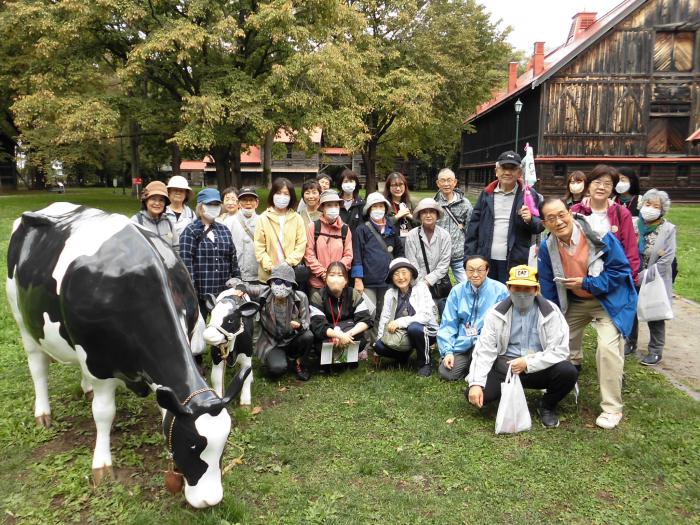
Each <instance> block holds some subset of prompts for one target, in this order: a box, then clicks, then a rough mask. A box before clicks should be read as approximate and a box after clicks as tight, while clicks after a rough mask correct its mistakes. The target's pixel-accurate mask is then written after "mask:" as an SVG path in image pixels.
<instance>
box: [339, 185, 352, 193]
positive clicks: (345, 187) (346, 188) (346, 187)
mask: <svg viewBox="0 0 700 525" xmlns="http://www.w3.org/2000/svg"><path fill="white" fill-rule="evenodd" d="M340 187H341V188H343V191H344V192H345V193H352V192H353V191H355V183H354V182H343V183H342V184H341V185H340Z"/></svg>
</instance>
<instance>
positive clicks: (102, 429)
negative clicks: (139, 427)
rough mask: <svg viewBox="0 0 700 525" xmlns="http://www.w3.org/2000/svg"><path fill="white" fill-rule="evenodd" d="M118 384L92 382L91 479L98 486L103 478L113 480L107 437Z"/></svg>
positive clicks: (107, 381) (98, 380)
mask: <svg viewBox="0 0 700 525" xmlns="http://www.w3.org/2000/svg"><path fill="white" fill-rule="evenodd" d="M119 384H120V381H119V380H118V379H96V380H93V381H92V385H93V392H94V394H93V395H94V397H93V398H92V417H93V419H94V420H95V427H96V429H97V436H96V438H95V452H94V453H93V455H92V477H93V480H94V481H95V484H96V485H97V484H99V483H100V482H101V481H102V480H103V479H104V478H105V477H107V478H113V477H114V476H113V473H112V452H111V450H110V446H109V436H110V432H111V430H112V421H114V415H115V414H116V411H117V407H116V403H115V401H114V392H115V390H116V389H117V386H118V385H119Z"/></svg>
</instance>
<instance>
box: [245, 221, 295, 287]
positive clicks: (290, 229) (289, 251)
mask: <svg viewBox="0 0 700 525" xmlns="http://www.w3.org/2000/svg"><path fill="white" fill-rule="evenodd" d="M280 242H281V244H282V251H283V252H284V261H280V260H278V256H277V253H278V247H279V243H280ZM305 250H306V230H305V229H304V221H303V219H302V218H301V215H299V214H298V213H297V212H295V211H294V210H292V209H288V210H287V213H286V214H285V216H284V240H282V236H280V220H279V215H278V214H277V212H276V211H274V210H273V209H272V208H268V209H267V210H265V211H264V212H263V213H262V214H261V215H260V219H258V225H257V227H256V228H255V258H256V259H257V260H258V263H259V264H260V268H259V269H258V279H260V280H261V281H263V282H267V279H268V278H269V277H270V272H271V271H272V268H273V267H275V266H277V265H278V264H281V263H283V262H286V263H287V264H288V265H289V266H291V267H295V266H297V265H298V264H299V263H300V262H301V260H302V259H303V257H304V251H305Z"/></svg>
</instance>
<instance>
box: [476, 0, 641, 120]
mask: <svg viewBox="0 0 700 525" xmlns="http://www.w3.org/2000/svg"><path fill="white" fill-rule="evenodd" d="M647 1H648V0H625V1H623V2H621V3H620V4H618V5H617V6H615V7H613V8H612V9H611V10H610V11H608V12H607V13H606V14H604V15H603V16H601V17H600V18H598V19H597V20H596V21H595V22H594V23H593V24H591V25H590V26H589V27H588V28H586V29H585V30H583V31H579V32H573V31H572V33H573V34H570V35H569V38H568V39H567V41H566V42H564V44H562V45H561V46H559V47H558V48H556V49H554V50H553V51H550V52H549V53H547V55H545V57H544V68H543V70H542V71H541V72H540V73H539V74H538V75H535V74H534V68H533V67H532V65H531V66H530V67H529V68H528V70H527V71H526V72H525V73H524V74H522V75H521V76H519V77H518V79H517V80H516V83H515V89H513V90H512V91H510V92H500V93H497V94H496V96H495V97H494V98H492V99H491V100H489V101H488V102H485V103H484V104H481V105H480V106H477V108H476V112H475V113H474V114H473V115H470V116H469V117H468V118H467V119H466V120H465V123H466V122H471V121H473V120H475V119H477V118H479V117H481V116H482V115H484V114H485V113H488V112H489V111H491V110H492V109H494V108H496V107H499V106H501V105H502V104H504V103H506V102H508V101H509V100H511V99H513V98H515V97H516V96H518V95H520V94H522V93H523V92H524V91H526V90H527V89H528V88H530V89H534V88H536V87H537V86H539V85H540V84H542V83H543V82H545V81H546V80H548V79H549V78H550V77H551V76H552V75H554V74H555V73H557V72H558V71H560V70H561V69H562V68H564V67H566V66H567V65H568V64H569V63H570V62H571V61H572V60H573V59H574V58H576V57H577V56H578V55H580V54H581V53H582V52H583V51H585V50H586V49H588V48H589V47H591V46H592V45H593V44H595V43H596V42H598V41H599V40H600V39H601V38H603V37H604V36H605V34H606V33H607V32H608V31H609V30H610V29H612V28H613V27H615V26H616V25H617V24H618V23H619V22H620V21H621V20H623V19H624V18H626V17H627V16H628V15H629V14H630V13H632V12H633V11H635V10H636V9H637V8H639V7H640V6H641V5H643V4H644V3H645V2H647Z"/></svg>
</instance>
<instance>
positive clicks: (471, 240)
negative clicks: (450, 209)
mask: <svg viewBox="0 0 700 525" xmlns="http://www.w3.org/2000/svg"><path fill="white" fill-rule="evenodd" d="M483 206H484V192H481V195H479V199H478V200H477V201H476V206H474V209H473V210H472V213H471V216H470V217H469V224H468V226H467V231H466V233H465V235H464V257H465V259H466V258H467V257H468V256H470V255H476V253H477V251H476V247H477V245H478V243H479V227H480V226H481V209H482V207H483Z"/></svg>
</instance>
